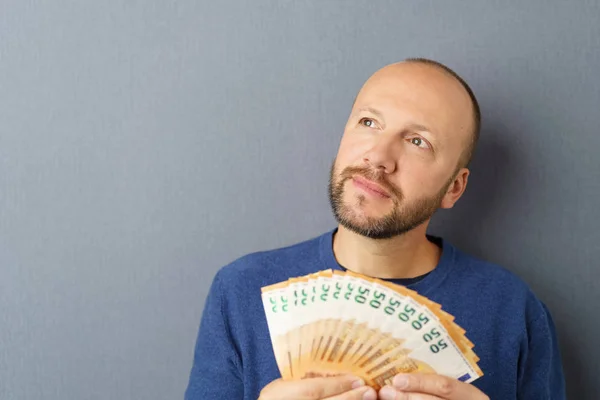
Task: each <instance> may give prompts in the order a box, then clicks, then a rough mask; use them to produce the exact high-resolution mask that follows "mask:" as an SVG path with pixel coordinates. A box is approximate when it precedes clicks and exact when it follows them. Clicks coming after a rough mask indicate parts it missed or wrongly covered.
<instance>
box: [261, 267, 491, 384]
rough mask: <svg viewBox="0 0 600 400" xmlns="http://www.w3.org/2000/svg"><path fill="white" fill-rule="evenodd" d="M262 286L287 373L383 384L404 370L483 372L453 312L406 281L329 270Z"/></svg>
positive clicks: (468, 376) (469, 378)
mask: <svg viewBox="0 0 600 400" xmlns="http://www.w3.org/2000/svg"><path fill="white" fill-rule="evenodd" d="M261 291H262V293H261V294H262V301H263V306H264V309H265V314H266V319H267V324H268V327H269V334H270V337H271V343H272V346H273V351H274V354H275V359H276V361H277V366H278V368H279V371H280V373H281V376H282V378H283V379H303V378H308V377H314V376H331V375H339V374H344V373H351V374H354V375H356V376H359V377H361V378H362V379H364V380H365V382H366V384H368V385H370V386H372V387H374V388H375V389H376V390H378V389H379V388H381V387H383V386H385V385H386V384H390V383H391V381H392V379H393V377H394V376H395V375H396V374H398V373H401V372H404V373H410V372H431V373H437V374H441V375H446V376H449V377H452V378H455V379H458V380H461V381H463V382H473V381H474V380H476V379H477V378H479V377H481V376H483V372H482V371H481V369H480V368H479V367H478V365H477V362H478V361H479V358H478V357H477V355H476V354H475V353H474V352H473V347H474V345H473V343H471V342H470V341H469V339H467V337H466V336H465V333H466V332H465V330H464V329H462V328H461V327H460V326H458V325H457V324H456V323H454V317H453V316H452V315H450V314H448V313H446V312H444V311H443V310H442V307H441V306H440V305H439V304H437V303H434V302H432V301H430V300H429V299H427V298H425V297H423V296H421V295H419V294H418V293H417V292H415V291H413V290H410V289H408V288H406V287H404V286H400V285H396V284H393V283H389V282H386V281H384V280H380V279H374V278H370V277H367V276H364V275H359V274H356V273H353V272H350V271H346V272H342V271H333V270H325V271H320V272H317V273H314V274H311V275H307V276H303V277H297V278H291V279H289V280H287V281H284V282H280V283H277V284H274V285H270V286H266V287H263V288H262V290H261Z"/></svg>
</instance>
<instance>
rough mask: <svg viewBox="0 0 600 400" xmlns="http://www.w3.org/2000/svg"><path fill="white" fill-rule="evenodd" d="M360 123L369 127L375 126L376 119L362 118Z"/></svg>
mask: <svg viewBox="0 0 600 400" xmlns="http://www.w3.org/2000/svg"><path fill="white" fill-rule="evenodd" d="M358 123H359V124H360V125H363V126H366V127H367V128H375V120H374V119H371V118H361V119H360V121H358Z"/></svg>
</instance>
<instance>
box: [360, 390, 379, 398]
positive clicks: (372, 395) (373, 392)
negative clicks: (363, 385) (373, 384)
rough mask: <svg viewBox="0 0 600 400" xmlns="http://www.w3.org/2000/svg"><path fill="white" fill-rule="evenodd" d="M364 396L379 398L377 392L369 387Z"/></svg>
mask: <svg viewBox="0 0 600 400" xmlns="http://www.w3.org/2000/svg"><path fill="white" fill-rule="evenodd" d="M362 398H363V400H377V393H375V391H374V390H373V389H372V388H367V391H366V392H365V393H364V394H363V397H362Z"/></svg>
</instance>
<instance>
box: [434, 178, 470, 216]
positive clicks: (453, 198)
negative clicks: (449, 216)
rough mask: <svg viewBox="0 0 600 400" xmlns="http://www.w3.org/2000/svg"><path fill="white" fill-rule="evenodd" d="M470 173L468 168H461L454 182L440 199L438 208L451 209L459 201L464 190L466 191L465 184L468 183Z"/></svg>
mask: <svg viewBox="0 0 600 400" xmlns="http://www.w3.org/2000/svg"><path fill="white" fill-rule="evenodd" d="M469 174H470V171H469V169H468V168H461V169H460V170H459V171H458V173H457V174H456V176H455V177H454V180H453V181H452V182H451V183H450V185H449V186H448V190H447V191H446V194H445V195H444V197H443V198H442V203H441V205H440V208H452V207H454V204H455V203H456V202H457V201H458V199H460V197H461V196H462V195H463V193H464V192H465V190H466V189H467V182H468V181H469Z"/></svg>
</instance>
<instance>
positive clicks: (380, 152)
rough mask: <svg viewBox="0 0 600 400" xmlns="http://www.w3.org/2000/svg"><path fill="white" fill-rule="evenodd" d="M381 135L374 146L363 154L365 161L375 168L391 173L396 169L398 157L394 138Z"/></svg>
mask: <svg viewBox="0 0 600 400" xmlns="http://www.w3.org/2000/svg"><path fill="white" fill-rule="evenodd" d="M391 136H392V135H390V137H386V136H385V135H380V136H378V138H377V139H376V142H375V144H374V145H373V147H371V148H370V149H369V151H367V152H366V153H365V154H364V156H363V162H365V163H366V164H368V165H369V166H370V167H371V168H373V169H374V170H378V171H381V172H384V173H386V174H391V173H392V172H394V171H395V170H396V157H394V154H395V153H394V140H393V139H394V138H393V137H391Z"/></svg>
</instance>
